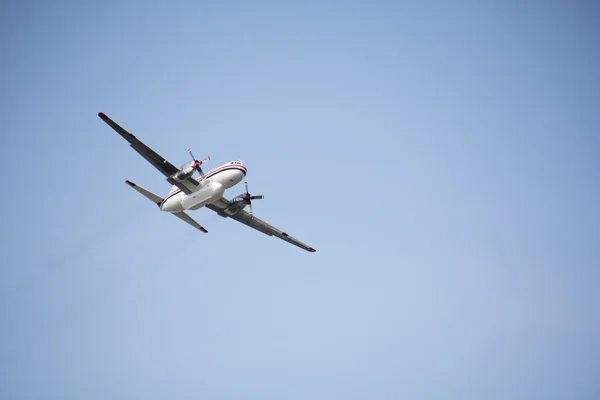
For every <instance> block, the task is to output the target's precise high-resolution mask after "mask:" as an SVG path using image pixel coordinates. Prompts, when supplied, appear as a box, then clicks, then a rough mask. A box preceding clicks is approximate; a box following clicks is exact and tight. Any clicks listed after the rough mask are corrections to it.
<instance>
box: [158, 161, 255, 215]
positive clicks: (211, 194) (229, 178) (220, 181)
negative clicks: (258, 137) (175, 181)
mask: <svg viewBox="0 0 600 400" xmlns="http://www.w3.org/2000/svg"><path fill="white" fill-rule="evenodd" d="M246 172H247V170H246V167H245V166H244V165H243V163H242V162H240V161H232V162H230V163H227V164H224V165H222V166H220V167H219V168H215V169H213V170H212V171H210V172H208V173H207V174H206V175H205V176H204V178H201V177H200V178H197V179H196V180H197V181H198V183H200V185H199V186H198V189H197V190H196V191H194V192H192V193H191V194H185V193H183V192H182V191H181V190H180V189H179V188H178V187H176V186H174V187H173V189H171V192H170V193H169V195H168V196H167V197H165V199H164V200H163V202H162V203H161V205H160V210H161V211H166V212H171V213H173V212H181V211H185V210H197V209H198V208H200V207H204V206H205V205H207V204H210V203H212V202H214V201H217V200H219V199H220V198H221V197H222V196H223V193H224V192H225V190H226V189H229V188H231V187H232V186H235V185H237V184H238V183H240V182H241V181H242V180H243V179H244V176H246Z"/></svg>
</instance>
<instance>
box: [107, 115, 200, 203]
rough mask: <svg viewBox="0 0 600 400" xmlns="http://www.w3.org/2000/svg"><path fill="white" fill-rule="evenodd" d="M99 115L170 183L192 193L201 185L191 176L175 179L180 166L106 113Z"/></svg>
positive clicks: (187, 192)
mask: <svg viewBox="0 0 600 400" xmlns="http://www.w3.org/2000/svg"><path fill="white" fill-rule="evenodd" d="M98 116H99V117H100V118H101V119H102V120H103V121H104V122H106V123H107V124H108V125H109V126H110V127H111V128H113V129H114V130H115V131H116V132H117V133H118V134H119V135H121V137H123V139H125V140H127V141H128V142H129V145H130V146H131V148H133V149H134V150H135V151H136V152H138V153H139V154H140V155H141V156H142V157H144V158H145V159H146V161H148V162H149V163H150V164H152V165H153V166H154V167H155V168H156V169H157V170H159V171H160V172H161V173H162V174H163V175H164V176H166V177H167V181H168V182H169V183H171V184H173V185H175V186H177V187H178V188H179V189H181V191H182V192H184V193H186V194H190V193H192V192H193V191H194V190H195V188H196V187H197V186H198V185H199V184H198V182H197V181H196V180H195V179H193V178H191V177H190V178H187V179H185V180H183V181H176V180H175V179H173V178H172V176H173V175H175V174H177V173H178V172H179V168H177V167H176V166H174V165H173V164H171V163H170V162H168V161H167V160H166V159H165V158H164V157H162V156H161V155H160V154H158V153H157V152H155V151H154V150H152V149H151V148H150V147H148V146H146V145H145V144H144V143H143V142H142V141H141V140H139V139H138V138H136V137H135V136H134V135H132V134H131V133H129V132H128V131H127V130H125V129H124V128H123V127H122V126H121V125H119V124H117V123H116V122H115V121H113V120H112V119H110V118H109V117H108V116H107V115H106V114H104V113H102V112H100V113H98Z"/></svg>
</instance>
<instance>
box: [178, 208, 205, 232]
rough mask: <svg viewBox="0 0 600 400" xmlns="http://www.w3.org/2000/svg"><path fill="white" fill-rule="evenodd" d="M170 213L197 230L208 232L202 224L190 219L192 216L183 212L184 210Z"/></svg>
mask: <svg viewBox="0 0 600 400" xmlns="http://www.w3.org/2000/svg"><path fill="white" fill-rule="evenodd" d="M171 214H173V215H174V216H176V217H177V218H179V219H181V220H182V221H185V222H187V223H188V224H190V225H191V226H193V227H194V228H196V229H198V230H199V231H202V232H204V233H208V231H207V230H206V229H204V227H203V226H202V225H200V224H199V223H197V222H196V221H194V220H193V219H192V217H190V216H189V215H187V214H186V213H184V212H176V213H171Z"/></svg>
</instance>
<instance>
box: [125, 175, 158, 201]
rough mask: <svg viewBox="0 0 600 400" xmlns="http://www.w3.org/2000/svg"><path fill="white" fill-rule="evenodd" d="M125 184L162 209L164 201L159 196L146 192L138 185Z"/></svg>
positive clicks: (128, 182) (129, 182)
mask: <svg viewBox="0 0 600 400" xmlns="http://www.w3.org/2000/svg"><path fill="white" fill-rule="evenodd" d="M125 183H127V184H128V185H129V186H131V187H132V188H134V189H135V190H136V191H138V192H140V193H141V194H142V195H144V197H145V198H147V199H148V200H151V201H152V202H153V203H154V204H156V205H158V206H159V207H160V204H161V203H162V202H163V200H164V199H163V198H162V197H160V196H159V195H157V194H154V193H152V192H151V191H149V190H146V189H144V188H143V187H141V186H138V185H136V184H135V183H133V182H131V181H125Z"/></svg>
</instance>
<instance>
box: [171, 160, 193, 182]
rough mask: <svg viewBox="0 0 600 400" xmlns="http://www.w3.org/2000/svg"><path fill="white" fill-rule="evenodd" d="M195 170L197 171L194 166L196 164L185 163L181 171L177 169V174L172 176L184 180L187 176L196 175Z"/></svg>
mask: <svg viewBox="0 0 600 400" xmlns="http://www.w3.org/2000/svg"><path fill="white" fill-rule="evenodd" d="M194 172H196V169H195V168H194V164H193V163H191V164H189V165H185V166H184V167H182V168H181V169H180V170H179V171H177V172H176V173H175V174H173V175H171V178H172V179H173V180H175V181H177V182H183V181H185V180H186V179H187V178H189V177H191V176H192V175H194Z"/></svg>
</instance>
